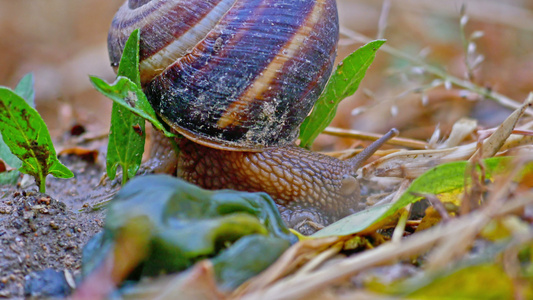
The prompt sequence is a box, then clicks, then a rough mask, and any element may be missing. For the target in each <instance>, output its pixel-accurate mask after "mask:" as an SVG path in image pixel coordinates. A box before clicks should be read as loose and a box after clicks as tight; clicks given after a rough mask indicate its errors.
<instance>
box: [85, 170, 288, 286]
mask: <svg viewBox="0 0 533 300" xmlns="http://www.w3.org/2000/svg"><path fill="white" fill-rule="evenodd" d="M139 224H142V231H143V233H142V234H141V233H138V232H137V231H134V236H128V232H130V231H131V230H128V227H132V226H133V227H134V228H137V227H138V225H139ZM139 236H141V237H142V239H141V241H140V243H138V245H139V248H141V249H145V251H144V253H143V255H142V257H141V259H140V260H139V261H138V263H139V265H138V266H137V267H136V271H135V273H134V274H131V275H132V276H130V277H129V278H130V279H139V278H140V277H145V276H157V275H160V274H162V273H170V272H179V271H182V270H185V269H186V268H188V267H190V266H192V265H193V264H194V263H195V262H197V261H200V260H203V259H206V258H211V259H212V262H213V266H214V269H215V273H216V275H217V281H218V282H219V284H220V286H221V287H223V288H225V289H233V288H235V287H236V286H238V285H240V284H241V283H242V282H244V281H245V280H247V279H249V278H250V277H252V276H254V275H256V274H258V273H259V272H261V271H262V270H264V269H265V268H267V267H268V266H269V265H270V264H272V263H273V262H274V261H275V260H276V259H277V258H278V257H279V256H280V255H281V254H282V253H283V251H285V250H286V249H287V248H288V247H289V246H290V244H291V243H294V242H296V241H297V239H296V237H295V236H294V235H292V234H291V233H290V232H289V230H288V228H287V227H286V226H285V224H284V223H283V220H282V219H281V216H280V214H279V212H278V210H277V208H276V205H275V204H274V201H273V200H272V198H270V197H269V196H268V195H267V194H265V193H247V192H239V191H232V190H220V191H209V190H204V189H201V188H199V187H197V186H195V185H193V184H190V183H188V182H185V181H183V180H181V179H178V178H174V177H171V176H168V175H147V176H140V177H136V178H134V179H133V180H131V181H130V182H128V183H127V184H126V185H124V187H123V188H122V190H120V192H119V193H118V194H117V196H116V197H115V198H114V199H113V200H112V201H111V203H110V204H109V207H108V213H107V217H106V224H105V227H104V233H103V234H102V235H99V236H97V237H95V238H93V240H91V241H90V242H89V243H88V245H87V247H86V249H85V250H84V262H83V264H84V273H85V274H89V273H90V271H91V269H93V270H96V269H97V268H98V264H99V263H100V262H102V261H103V260H104V258H105V257H106V256H107V255H109V251H110V247H109V245H110V244H114V245H117V244H118V243H125V244H127V245H129V244H130V243H129V242H128V241H125V239H128V238H131V239H135V238H138V237H139ZM136 253H138V252H136ZM120 254H122V253H120ZM124 255H128V253H124Z"/></svg>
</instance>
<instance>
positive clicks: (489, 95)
mask: <svg viewBox="0 0 533 300" xmlns="http://www.w3.org/2000/svg"><path fill="white" fill-rule="evenodd" d="M340 31H341V34H343V35H345V36H347V37H348V38H350V39H352V40H353V41H355V42H361V43H368V42H370V41H372V39H371V38H369V37H367V36H365V35H363V34H360V33H358V32H355V31H352V30H350V29H348V28H345V27H342V28H341V30H340ZM380 50H382V51H384V52H386V53H389V54H390V55H393V56H395V57H398V58H401V59H404V60H406V61H408V62H410V63H412V64H414V65H418V66H420V67H422V68H423V69H424V70H425V71H426V72H427V73H430V74H432V75H434V76H436V77H438V78H441V79H442V80H444V81H448V82H450V83H452V84H454V85H456V86H458V87H461V88H463V89H466V90H469V91H471V92H474V93H476V94H478V95H480V96H481V97H483V98H486V99H490V100H493V101H495V102H497V103H498V104H500V105H501V106H503V107H507V108H511V109H513V110H514V109H517V108H519V107H520V106H521V105H522V104H521V103H520V102H518V101H516V100H513V99H511V98H509V97H507V96H504V95H502V94H500V93H497V92H494V91H492V90H491V89H489V88H486V87H481V86H479V85H476V84H474V83H473V82H470V81H468V80H463V79H460V78H458V77H455V76H452V75H450V74H448V73H446V72H445V71H443V70H441V69H439V68H437V67H435V66H433V65H430V64H428V63H426V62H424V61H423V60H421V59H419V58H416V57H413V56H411V55H409V54H407V53H405V52H402V51H400V50H397V49H396V48H394V47H391V46H389V45H387V44H385V45H383V46H381V47H380ZM526 113H527V114H529V115H530V116H533V110H531V109H528V110H526Z"/></svg>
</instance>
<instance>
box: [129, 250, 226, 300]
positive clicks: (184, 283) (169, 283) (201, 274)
mask: <svg viewBox="0 0 533 300" xmlns="http://www.w3.org/2000/svg"><path fill="white" fill-rule="evenodd" d="M178 295H179V296H178ZM176 298H179V299H184V300H187V299H195V300H196V299H205V300H216V299H226V296H225V295H224V294H223V293H222V292H220V291H219V290H218V288H217V285H216V282H215V279H214V271H213V266H212V264H211V263H210V262H209V261H208V260H204V261H201V262H199V263H197V264H196V265H195V266H194V267H193V268H192V269H191V270H189V271H187V272H184V273H180V274H178V275H170V276H165V277H162V278H159V279H156V280H149V281H145V282H141V283H139V284H138V285H137V286H135V287H134V288H133V289H132V290H130V291H129V292H128V293H127V294H125V295H124V296H123V299H153V300H167V299H168V300H170V299H176Z"/></svg>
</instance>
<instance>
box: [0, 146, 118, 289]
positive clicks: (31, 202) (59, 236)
mask: <svg viewBox="0 0 533 300" xmlns="http://www.w3.org/2000/svg"><path fill="white" fill-rule="evenodd" d="M61 160H62V162H63V163H64V164H65V165H66V166H67V167H69V168H70V169H71V170H72V171H73V172H74V173H75V176H74V178H71V179H56V178H53V177H51V176H49V177H48V179H47V194H41V193H39V192H38V188H37V187H36V186H35V184H32V185H30V186H28V187H24V188H23V187H20V184H19V186H2V187H0V237H1V242H0V298H22V297H23V296H24V293H25V292H24V290H25V288H24V285H25V283H26V285H27V288H26V290H27V293H28V292H33V294H34V295H39V293H40V291H39V288H38V286H39V285H43V284H44V285H47V286H49V287H50V282H47V281H46V280H51V279H50V274H59V275H58V276H59V277H61V275H62V276H63V278H62V279H61V280H62V281H65V282H66V284H68V286H67V287H66V288H65V289H66V290H67V291H68V290H69V289H70V288H72V286H74V285H75V278H76V276H77V275H78V274H79V273H80V267H81V254H82V249H83V246H84V245H85V244H86V243H87V241H88V240H89V239H90V238H91V237H92V236H93V235H94V234H96V233H97V232H99V231H100V230H101V229H102V226H103V224H104V210H97V211H93V210H92V209H91V208H90V206H91V205H92V204H95V203H98V202H100V201H102V200H105V199H107V198H109V195H112V194H113V191H115V190H116V188H114V187H112V186H111V184H107V186H102V185H99V181H100V178H101V176H102V174H103V171H104V168H103V166H102V165H100V164H95V163H92V162H87V161H85V160H83V159H81V158H80V157H77V156H63V157H61ZM22 181H24V180H22ZM47 269H48V270H47ZM49 269H52V270H55V271H58V272H52V271H51V270H49ZM41 270H47V271H46V272H48V273H34V272H36V271H41ZM30 274H32V275H31V276H30ZM40 276H42V278H41V279H39V277H40ZM30 278H33V279H34V280H30ZM35 278H37V279H35ZM65 278H66V279H65ZM40 280H41V281H43V280H45V281H43V282H41V283H40V282H39V281H40ZM61 280H60V281H61ZM30 281H31V282H32V284H31V286H30ZM26 296H30V295H29V294H26Z"/></svg>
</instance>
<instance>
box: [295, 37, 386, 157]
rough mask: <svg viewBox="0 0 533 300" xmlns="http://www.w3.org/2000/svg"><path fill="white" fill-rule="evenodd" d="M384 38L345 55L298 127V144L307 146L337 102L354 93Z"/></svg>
mask: <svg viewBox="0 0 533 300" xmlns="http://www.w3.org/2000/svg"><path fill="white" fill-rule="evenodd" d="M384 43H385V40H376V41H372V42H370V43H368V44H366V45H364V46H362V47H361V48H359V49H357V50H356V51H355V52H354V53H352V54H350V55H349V56H348V57H346V58H345V59H344V60H343V61H342V62H341V63H340V64H339V65H338V66H337V69H336V70H335V71H334V72H333V74H332V75H331V78H330V79H329V82H328V84H327V85H326V88H325V89H324V91H323V92H322V94H321V95H320V98H319V99H318V100H317V102H316V104H315V106H314V108H313V111H312V112H311V114H310V115H309V116H308V117H307V118H306V119H305V121H304V122H303V124H302V126H301V127H300V140H301V143H300V146H301V147H304V148H310V147H311V145H312V144H313V141H314V140H315V139H316V137H317V136H318V134H319V133H321V132H322V131H323V130H324V129H325V128H326V127H327V126H328V125H329V123H331V121H332V120H333V118H334V117H335V114H336V113H337V107H338V105H339V103H340V102H341V101H342V100H343V99H344V98H346V97H348V96H351V95H353V94H354V93H355V92H356V91H357V88H358V87H359V83H361V80H363V78H364V77H365V74H366V70H367V69H368V67H370V64H372V62H373V61H374V58H375V57H376V52H377V51H378V49H379V47H381V45H383V44H384Z"/></svg>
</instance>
